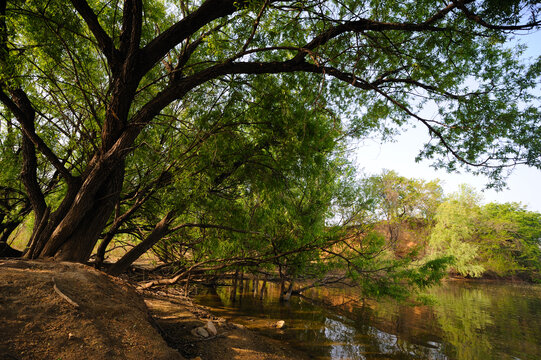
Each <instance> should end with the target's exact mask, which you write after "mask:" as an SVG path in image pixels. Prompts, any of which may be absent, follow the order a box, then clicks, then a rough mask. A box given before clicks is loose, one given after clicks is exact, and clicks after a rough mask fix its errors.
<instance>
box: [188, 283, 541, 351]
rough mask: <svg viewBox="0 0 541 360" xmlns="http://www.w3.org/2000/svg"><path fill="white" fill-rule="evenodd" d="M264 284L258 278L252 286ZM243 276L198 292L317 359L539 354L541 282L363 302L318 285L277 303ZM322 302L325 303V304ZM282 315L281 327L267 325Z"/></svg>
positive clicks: (449, 288) (464, 286)
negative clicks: (238, 282) (420, 302)
mask: <svg viewBox="0 0 541 360" xmlns="http://www.w3.org/2000/svg"><path fill="white" fill-rule="evenodd" d="M260 288H261V283H259V284H258V286H257V289H260ZM254 289H255V287H254V282H253V281H245V282H244V286H243V288H242V289H237V291H236V292H235V296H233V294H232V287H222V288H218V289H216V291H214V290H209V292H208V293H206V294H200V295H199V296H198V297H197V299H198V302H200V303H201V304H203V305H206V306H209V307H211V308H212V309H213V311H214V312H215V313H217V314H218V315H221V316H223V317H226V318H228V317H229V318H235V320H234V321H235V322H237V323H240V324H244V325H246V326H247V327H249V328H250V329H255V330H257V331H260V332H263V333H264V334H265V335H268V336H271V337H274V338H277V339H281V340H284V341H287V342H289V343H291V344H292V345H294V346H295V347H297V348H299V349H301V350H303V351H305V352H307V353H309V354H310V356H311V357H312V358H314V359H333V360H335V359H438V360H439V359H460V360H478V359H480V360H488V359H521V360H526V359H530V360H539V359H541V286H539V285H535V286H534V285H524V284H520V285H516V284H502V283H492V282H491V283H479V282H458V281H450V282H447V283H445V284H443V285H442V286H440V287H439V288H435V289H431V290H430V291H429V292H428V295H429V296H430V297H431V298H432V299H434V301H435V303H434V304H433V305H425V306H411V305H404V304H398V303H396V302H392V301H378V302H374V301H368V300H367V301H362V300H360V297H359V295H358V294H356V293H355V292H353V291H352V290H350V289H319V290H313V291H310V292H307V293H306V294H305V295H306V298H299V297H292V299H291V301H290V303H286V304H281V303H280V302H279V301H278V288H277V286H276V285H274V284H267V286H266V290H265V292H264V294H263V295H264V296H263V298H262V299H261V296H260V295H261V294H260V293H259V292H258V291H257V290H254ZM322 302H325V304H326V305H325V306H323V305H322ZM278 320H285V322H286V325H287V327H286V328H285V329H280V330H278V329H275V328H273V327H272V326H271V325H272V324H273V323H275V322H276V321H278Z"/></svg>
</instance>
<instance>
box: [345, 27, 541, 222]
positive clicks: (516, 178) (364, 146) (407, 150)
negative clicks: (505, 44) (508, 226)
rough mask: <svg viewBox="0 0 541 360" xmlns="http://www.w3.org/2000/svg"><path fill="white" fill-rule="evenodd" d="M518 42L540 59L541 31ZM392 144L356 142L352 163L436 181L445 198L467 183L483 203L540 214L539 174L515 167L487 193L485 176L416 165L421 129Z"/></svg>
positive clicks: (423, 138) (369, 170)
mask: <svg viewBox="0 0 541 360" xmlns="http://www.w3.org/2000/svg"><path fill="white" fill-rule="evenodd" d="M521 39H522V41H523V42H525V43H526V44H527V46H528V50H527V52H526V56H527V57H529V58H537V57H539V56H541V31H538V32H537V33H534V34H530V35H527V36H524V37H521ZM540 126H541V119H540ZM394 140H395V142H392V143H389V142H385V143H381V142H378V141H376V140H365V141H362V142H359V143H358V144H357V145H356V146H355V148H354V153H353V159H352V160H353V161H354V164H355V165H356V167H357V168H358V169H359V170H361V173H364V174H365V175H374V174H380V173H381V171H382V170H383V169H388V170H395V171H396V172H397V173H398V174H399V175H401V176H405V177H409V178H417V179H425V180H433V179H436V178H437V179H440V180H442V181H443V183H442V185H443V189H444V191H445V194H447V195H448V194H450V193H452V192H455V191H457V190H458V186H459V185H460V184H464V183H466V184H469V185H471V186H473V187H474V188H476V189H477V190H478V192H480V193H481V195H482V197H483V199H484V203H488V202H498V203H504V202H520V203H522V204H523V205H526V206H527V208H528V210H532V211H536V212H541V170H537V169H533V168H529V167H526V166H517V167H515V168H514V169H513V173H512V174H511V176H510V177H509V178H508V180H507V189H504V190H502V191H499V192H497V191H495V190H486V189H485V186H486V184H487V183H488V179H487V178H486V177H484V176H475V175H472V174H470V173H467V172H465V171H463V172H462V173H451V174H449V173H447V172H446V171H445V170H438V171H436V170H434V169H433V168H431V167H430V161H426V160H425V161H422V162H420V163H416V162H415V157H416V156H417V154H418V153H419V150H421V149H422V147H423V144H424V143H425V142H426V141H427V140H428V133H427V131H426V129H424V128H423V127H417V128H413V129H409V130H408V131H406V132H404V133H402V134H401V135H399V136H397V137H395V139H394Z"/></svg>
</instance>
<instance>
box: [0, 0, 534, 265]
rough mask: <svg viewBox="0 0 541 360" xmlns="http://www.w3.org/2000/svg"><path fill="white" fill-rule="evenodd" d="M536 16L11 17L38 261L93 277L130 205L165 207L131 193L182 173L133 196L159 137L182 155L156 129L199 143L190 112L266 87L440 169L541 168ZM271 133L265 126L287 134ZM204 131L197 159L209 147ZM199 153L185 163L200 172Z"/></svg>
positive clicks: (139, 4) (21, 12)
mask: <svg viewBox="0 0 541 360" xmlns="http://www.w3.org/2000/svg"><path fill="white" fill-rule="evenodd" d="M539 11H540V8H539V5H538V4H537V1H533V0H527V1H518V0H515V1H496V0H476V1H474V0H457V1H453V0H443V1H433V0H421V1H419V0H415V1H413V0H412V1H408V0H404V1H394V0H393V1H390V0H351V1H347V0H346V1H323V0H316V1H313V0H301V1H286V0H283V1H276V0H262V1H260V0H250V1H244V0H206V1H184V0H180V1H169V0H159V1H150V0H124V1H119V0H113V1H102V0H71V1H57V0H49V1H42V0H39V1H37V0H26V1H23V0H12V1H6V0H0V104H1V105H0V111H1V113H2V116H1V118H0V122H1V124H2V128H1V129H0V132H1V133H2V136H4V134H6V133H7V132H11V133H10V134H11V135H10V136H14V135H13V134H12V133H13V132H14V131H16V132H17V136H18V139H19V141H20V144H21V145H20V148H18V149H17V150H16V151H15V152H16V153H17V154H20V156H21V157H22V160H21V164H22V165H21V166H22V169H21V173H20V178H21V181H22V183H23V184H24V189H25V193H26V197H27V199H28V202H29V203H30V206H31V210H32V212H33V215H34V220H33V231H32V236H31V239H30V241H29V244H28V247H27V249H26V251H25V256H26V257H27V258H41V257H54V258H56V259H61V260H68V261H86V260H88V258H89V257H90V255H91V252H92V251H93V249H94V247H95V245H96V243H97V242H98V240H99V238H100V236H102V234H104V233H106V232H107V230H108V229H110V228H111V227H114V226H115V224H116V222H114V221H112V220H111V219H113V218H115V219H117V218H119V217H118V216H117V215H118V214H116V213H117V211H115V209H116V210H118V204H119V202H120V200H121V199H127V198H136V199H137V201H134V202H133V206H132V208H133V209H132V210H133V211H136V210H137V208H138V207H139V205H140V203H142V202H144V200H145V199H147V198H148V197H149V196H150V195H149V196H147V195H148V194H149V193H153V192H159V191H160V186H155V187H153V188H152V190H149V192H147V193H144V192H143V193H140V195H138V196H135V195H133V194H131V193H128V192H127V191H126V188H127V187H129V188H130V191H131V190H133V189H135V190H133V191H134V194H135V193H137V190H138V189H141V188H142V187H144V186H138V181H141V182H142V184H158V185H159V184H164V183H167V182H168V181H170V179H171V178H173V179H174V176H175V175H174V169H176V168H178V167H182V163H181V164H179V162H178V161H177V162H176V163H175V166H172V167H171V168H169V169H163V171H161V172H160V174H159V175H161V176H157V177H156V178H155V179H154V180H148V179H147V180H145V172H144V171H142V172H140V173H137V172H130V174H129V179H127V178H126V177H127V173H128V171H127V166H128V163H129V162H130V161H131V162H133V161H134V160H133V159H132V158H130V157H131V156H133V154H134V153H135V152H136V151H138V149H141V148H142V147H145V146H147V145H146V144H148V143H149V142H150V141H146V137H148V136H150V137H152V139H154V140H152V141H153V142H154V143H155V144H158V145H160V144H161V146H162V147H161V148H156V151H158V152H160V153H161V154H163V153H167V152H168V151H171V152H172V153H174V147H175V144H174V142H171V141H168V139H165V138H161V139H160V136H159V132H158V133H157V130H156V129H162V131H165V130H164V129H178V128H181V127H182V128H183V129H184V130H183V131H184V132H185V133H188V132H189V131H190V129H192V128H191V127H190V124H191V123H192V122H193V123H196V122H197V121H198V119H197V116H198V115H201V114H202V113H203V112H204V111H203V110H204V109H200V110H201V111H199V112H198V111H195V110H193V109H197V107H198V106H212V99H213V98H215V99H216V102H219V101H220V99H221V98H220V96H227V97H228V99H229V100H228V101H236V102H237V104H242V103H243V102H245V101H249V99H250V98H251V91H252V87H251V85H252V84H256V83H257V81H256V80H259V81H262V80H264V81H263V83H264V82H267V83H268V84H269V85H270V84H272V86H269V87H270V88H273V87H278V88H281V89H283V90H282V91H284V93H288V94H289V95H291V92H292V91H297V95H298V98H297V99H296V101H297V102H298V104H304V105H305V107H306V108H318V107H319V109H320V111H321V112H327V113H332V114H335V118H334V121H336V122H339V123H340V122H342V123H343V126H344V130H343V131H344V133H345V134H348V135H357V136H363V135H366V134H367V133H369V132H370V131H377V132H379V133H383V134H386V133H388V132H392V131H393V129H397V128H399V127H400V126H403V125H405V124H406V123H407V122H408V121H410V122H414V123H417V124H420V125H422V126H425V127H426V128H427V129H428V131H429V133H430V135H431V138H432V139H431V141H430V143H429V144H426V147H425V148H424V150H423V152H422V154H421V155H422V156H426V157H429V158H435V159H436V160H437V161H439V162H440V165H445V166H448V167H450V168H454V167H456V166H457V164H458V163H464V164H468V165H470V166H478V168H479V169H482V171H488V172H490V173H491V174H493V176H494V177H495V178H496V179H497V178H498V177H499V176H501V172H500V170H498V169H500V168H501V167H500V166H502V165H503V166H510V165H514V164H516V163H529V164H531V165H534V166H539V164H540V157H539V153H540V150H539V149H540V148H541V147H539V146H536V144H537V143H539V141H538V136H537V135H538V134H537V133H538V132H539V129H538V126H536V120H537V119H538V108H537V107H536V106H537V103H536V101H537V100H536V98H535V97H534V95H532V94H534V93H535V92H534V91H533V90H535V87H536V86H537V81H538V79H539V72H540V71H541V69H540V67H541V66H540V65H539V62H535V61H530V63H527V61H526V60H524V59H522V57H521V55H522V52H523V51H524V49H523V48H522V47H520V46H518V45H517V44H516V43H512V42H511V40H512V38H513V37H514V36H515V35H517V34H519V35H520V34H524V33H527V32H529V31H534V30H536V29H538V28H539V26H540V21H539V20H538V15H539ZM513 41H516V40H513ZM299 84H300V85H299ZM239 88H242V91H239ZM295 88H298V89H296V90H292V89H295ZM306 88H310V89H311V90H312V91H311V92H309V93H310V94H311V97H310V98H303V93H302V90H303V89H306ZM259 90H260V89H259ZM259 90H258V89H255V90H254V91H259ZM220 94H221V95H220ZM232 94H236V97H235V96H232ZM239 94H240V95H242V96H239ZM314 94H315V95H314ZM312 95H313V96H312ZM205 104H206V105H205ZM209 104H210V105H209ZM271 106H272V105H271ZM427 106H431V107H432V109H438V111H435V110H432V112H431V113H430V114H429V115H425V114H426V112H423V109H424V108H425V107H427ZM186 109H192V110H190V111H189V114H190V116H191V117H188V116H187V115H186V113H187V111H188V110H186ZM201 116H202V115H201ZM217 116H219V115H217ZM255 120H257V119H253V121H255ZM293 120H294V119H293V118H292V120H291V121H293ZM205 121H207V120H205ZM209 121H210V120H208V121H207V122H209ZM276 121H277V122H276V123H275V124H273V123H272V121H268V120H265V124H264V125H265V126H266V127H267V128H272V129H273V131H276V132H277V133H279V132H280V129H279V127H280V126H281V125H280V122H279V119H276ZM235 126H236V128H237V130H238V131H241V132H242V131H244V127H246V126H248V124H246V123H242V122H239V123H237V124H236V125H235ZM194 129H195V127H194ZM221 130H223V129H221ZM196 131H198V130H193V132H192V133H191V136H192V137H193V141H192V145H193V146H192V147H191V148H190V149H192V150H193V149H194V148H197V146H198V144H199V143H201V142H203V141H205V139H206V137H205V136H206V135H205V133H202V134H201V135H200V136H199V135H197V134H196V133H195V132H196ZM285 135H287V134H285ZM285 135H283V136H285ZM306 136H310V133H309V132H306ZM156 139H157V140H156ZM216 146H217V148H218V147H219V146H220V144H219V143H217V144H216ZM226 147H227V146H226ZM192 150H190V151H191V152H190V156H189V157H186V158H183V157H182V156H183V154H180V155H179V158H181V159H182V161H186V162H190V161H192V160H193V159H194V158H197V156H200V155H201V154H200V152H199V151H192ZM263 150H264V149H261V148H258V149H255V150H254V151H263ZM209 154H210V153H209V152H207V154H206V155H205V156H208V157H209V158H212V156H210V155H209ZM267 155H268V154H267ZM270 156H272V154H270ZM146 160H147V159H145V161H146ZM243 165H244V163H243V162H242V161H237V162H234V163H233V165H232V168H231V169H230V170H229V171H227V170H225V171H224V174H225V175H224V176H225V177H227V175H229V174H231V173H232V172H234V171H236V170H237V169H239V168H241V167H242V166H243ZM134 168H135V165H134ZM193 174H198V172H197V171H196V172H194V173H193ZM194 176H195V175H194ZM217 178H220V176H219V175H217ZM127 180H129V181H127ZM143 181H146V182H143ZM189 187H190V186H189V184H188V185H186V188H189ZM50 189H56V190H54V191H51V190H50ZM192 190H193V189H192ZM145 194H146V195H145ZM130 196H131V197H130ZM189 199H190V198H189V197H188V198H187V201H189ZM133 211H132V212H133ZM172 217H173V215H172V214H170V213H167V215H165V216H164V217H163V219H162V221H160V223H158V225H159V224H162V225H163V224H165V223H167V222H169V221H171V218H172Z"/></svg>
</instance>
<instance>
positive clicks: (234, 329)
mask: <svg viewBox="0 0 541 360" xmlns="http://www.w3.org/2000/svg"><path fill="white" fill-rule="evenodd" d="M55 285H56V290H55ZM145 303H146V304H145ZM151 315H152V316H151ZM209 320H210V321H212V322H213V323H214V324H215V325H216V328H217V330H218V334H217V336H213V337H210V338H201V337H199V336H195V335H193V334H192V330H193V329H194V328H196V327H198V326H202V325H204V324H205V323H206V322H207V321H209ZM0 324H1V325H0V360H4V359H6V360H8V359H11V360H13V359H15V360H26V359H28V360H30V359H32V360H34V359H37V360H40V359H47V360H48V359H51V360H84V359H96V360H105V359H107V360H109V359H112V360H116V359H118V360H120V359H133V360H141V359H153V360H161V359H163V360H166V359H167V360H169V359H171V360H175V359H179V360H180V359H184V358H187V359H195V358H197V357H199V358H200V359H201V360H213V359H227V360H248V359H254V360H263V359H269V360H284V359H306V358H307V357H306V355H304V354H302V353H299V352H296V351H295V350H294V349H291V348H289V347H287V345H284V344H282V343H280V342H278V341H275V340H273V339H269V338H266V337H263V336H260V335H257V334H256V333H254V332H252V331H250V330H248V329H246V328H243V327H242V326H236V325H235V324H233V323H230V322H226V321H225V320H223V319H219V318H216V317H214V316H213V315H212V314H210V313H209V312H208V311H207V310H206V309H205V308H203V307H201V306H197V305H195V304H193V303H192V302H191V301H190V300H189V299H188V298H185V297H183V296H181V295H180V294H178V293H172V291H163V290H159V291H152V292H150V291H146V292H145V293H144V299H143V296H141V295H140V294H138V293H137V292H136V291H135V290H134V287H133V286H131V285H130V284H128V283H127V282H126V281H123V280H120V279H117V278H112V277H110V276H107V275H105V274H104V273H102V272H100V271H97V270H95V269H93V268H91V267H88V266H85V265H81V264H72V263H62V262H47V261H29V260H2V259H0ZM160 333H161V336H160Z"/></svg>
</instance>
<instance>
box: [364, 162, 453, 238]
mask: <svg viewBox="0 0 541 360" xmlns="http://www.w3.org/2000/svg"><path fill="white" fill-rule="evenodd" d="M365 183H366V184H365V186H366V188H367V191H368V193H369V194H371V195H370V197H371V198H372V199H373V203H372V206H373V211H374V213H375V214H376V219H377V221H382V222H383V223H384V224H385V227H386V228H387V232H388V235H389V241H390V243H391V244H392V245H393V246H396V245H397V244H396V243H397V241H398V239H399V236H400V231H401V228H402V227H403V226H404V225H405V224H404V223H405V222H407V221H409V220H417V221H424V222H425V224H424V225H425V226H428V225H430V224H431V222H432V221H433V219H434V216H435V213H436V209H437V208H438V206H439V205H440V203H441V202H442V198H443V189H442V188H441V186H440V185H439V180H433V181H428V182H427V181H424V180H420V179H408V178H406V177H403V176H399V175H398V174H397V173H396V172H394V171H388V170H386V171H383V172H382V174H381V175H377V176H371V177H369V178H368V179H366V181H365Z"/></svg>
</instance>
